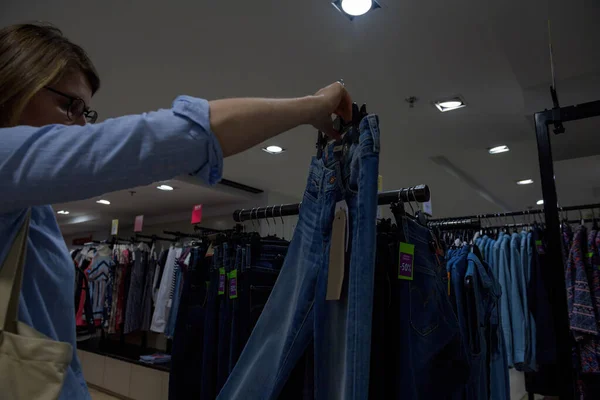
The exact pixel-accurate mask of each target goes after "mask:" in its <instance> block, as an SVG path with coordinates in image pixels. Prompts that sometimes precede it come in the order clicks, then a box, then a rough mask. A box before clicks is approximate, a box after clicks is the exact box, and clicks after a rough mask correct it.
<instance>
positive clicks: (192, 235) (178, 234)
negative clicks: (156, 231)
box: [163, 231, 204, 241]
mask: <svg viewBox="0 0 600 400" xmlns="http://www.w3.org/2000/svg"><path fill="white" fill-rule="evenodd" d="M163 233H164V234H165V235H171V236H175V237H176V238H194V239H203V238H204V235H202V234H199V233H186V232H180V231H163ZM173 241H177V239H174V240H173Z"/></svg>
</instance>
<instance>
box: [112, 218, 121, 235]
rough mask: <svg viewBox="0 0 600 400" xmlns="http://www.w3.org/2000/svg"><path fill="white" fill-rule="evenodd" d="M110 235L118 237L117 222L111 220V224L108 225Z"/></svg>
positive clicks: (116, 220)
mask: <svg viewBox="0 0 600 400" xmlns="http://www.w3.org/2000/svg"><path fill="white" fill-rule="evenodd" d="M110 234H111V235H118V234H119V220H118V219H113V220H112V224H111V225H110Z"/></svg>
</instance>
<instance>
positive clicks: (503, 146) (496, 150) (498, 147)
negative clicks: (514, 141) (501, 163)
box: [488, 145, 510, 154]
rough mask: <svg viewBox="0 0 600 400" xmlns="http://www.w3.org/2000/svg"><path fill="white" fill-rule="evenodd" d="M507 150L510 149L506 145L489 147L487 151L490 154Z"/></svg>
mask: <svg viewBox="0 0 600 400" xmlns="http://www.w3.org/2000/svg"><path fill="white" fill-rule="evenodd" d="M507 151H510V149H509V148H508V146H506V145H502V146H496V147H492V148H491V149H488V152H489V153H490V154H500V153H505V152H507Z"/></svg>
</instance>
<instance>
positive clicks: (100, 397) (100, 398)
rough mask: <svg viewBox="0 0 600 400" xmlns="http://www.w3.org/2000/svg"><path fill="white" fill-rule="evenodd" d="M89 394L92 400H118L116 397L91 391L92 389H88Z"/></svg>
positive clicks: (94, 390)
mask: <svg viewBox="0 0 600 400" xmlns="http://www.w3.org/2000/svg"><path fill="white" fill-rule="evenodd" d="M90 394H91V395H92V400H119V398H118V397H114V396H111V395H109V394H106V393H102V392H99V391H97V390H96V389H92V388H90Z"/></svg>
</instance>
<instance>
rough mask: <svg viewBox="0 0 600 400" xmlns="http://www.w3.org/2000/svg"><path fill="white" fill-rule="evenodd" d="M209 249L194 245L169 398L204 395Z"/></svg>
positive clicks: (187, 397)
mask: <svg viewBox="0 0 600 400" xmlns="http://www.w3.org/2000/svg"><path fill="white" fill-rule="evenodd" d="M205 254H206V248H205V247H204V248H194V249H192V252H191V259H190V268H188V270H187V271H186V272H185V276H184V286H183V291H182V293H181V302H180V305H179V313H178V314H177V321H176V327H175V336H174V339H173V349H172V351H171V357H172V366H171V371H170V373H169V399H170V400H177V399H189V398H200V393H201V392H200V389H201V388H200V385H199V384H198V380H199V377H201V376H202V372H203V371H202V358H203V354H202V350H203V344H204V320H205V315H204V311H205V310H204V306H205V302H206V295H207V292H206V284H205V283H204V281H205V279H206V271H207V270H208V266H207V265H206V262H205V257H204V256H205Z"/></svg>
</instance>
